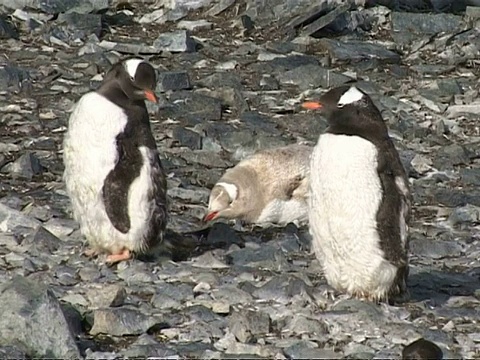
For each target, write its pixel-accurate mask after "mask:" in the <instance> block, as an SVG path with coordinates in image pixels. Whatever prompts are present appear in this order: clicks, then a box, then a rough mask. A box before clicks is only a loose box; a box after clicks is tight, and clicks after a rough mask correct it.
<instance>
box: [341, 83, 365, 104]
mask: <svg viewBox="0 0 480 360" xmlns="http://www.w3.org/2000/svg"><path fill="white" fill-rule="evenodd" d="M362 98H363V93H362V92H361V91H360V90H358V89H357V88H356V87H355V86H352V87H351V88H350V89H348V90H347V91H346V92H345V93H344V94H343V95H342V96H341V97H340V100H338V103H337V106H338V107H342V106H345V105H348V104H351V103H354V102H356V101H359V100H361V99H362Z"/></svg>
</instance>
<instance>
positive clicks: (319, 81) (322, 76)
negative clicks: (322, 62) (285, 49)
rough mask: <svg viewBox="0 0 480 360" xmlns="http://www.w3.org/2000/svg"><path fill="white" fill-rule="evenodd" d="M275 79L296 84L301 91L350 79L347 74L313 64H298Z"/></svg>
mask: <svg viewBox="0 0 480 360" xmlns="http://www.w3.org/2000/svg"><path fill="white" fill-rule="evenodd" d="M277 79H278V81H279V82H280V84H284V85H290V84H291V85H296V86H298V87H299V88H300V90H302V91H303V90H307V89H311V88H317V87H322V88H330V87H337V86H340V85H342V84H344V83H346V82H347V81H350V80H352V79H351V78H350V77H348V76H345V75H342V74H339V73H337V72H335V71H333V70H330V69H327V68H324V67H321V66H318V65H313V64H311V65H305V66H299V67H297V68H295V69H293V70H290V71H287V72H284V73H281V74H279V75H278V76H277Z"/></svg>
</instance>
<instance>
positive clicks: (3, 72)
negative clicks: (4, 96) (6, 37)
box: [0, 61, 30, 91]
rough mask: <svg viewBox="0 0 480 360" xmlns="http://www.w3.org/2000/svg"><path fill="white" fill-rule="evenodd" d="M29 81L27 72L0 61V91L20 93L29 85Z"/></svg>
mask: <svg viewBox="0 0 480 360" xmlns="http://www.w3.org/2000/svg"><path fill="white" fill-rule="evenodd" d="M29 81H30V74H29V73H28V71H27V70H25V69H22V68H19V67H16V66H15V65H12V64H9V63H2V62H1V61H0V88H1V89H4V90H5V89H6V90H14V91H20V90H22V89H23V88H25V87H26V86H27V85H28V84H29Z"/></svg>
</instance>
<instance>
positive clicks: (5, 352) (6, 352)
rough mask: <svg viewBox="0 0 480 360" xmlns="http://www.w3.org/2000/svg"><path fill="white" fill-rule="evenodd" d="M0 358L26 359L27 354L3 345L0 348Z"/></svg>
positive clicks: (14, 347)
mask: <svg viewBox="0 0 480 360" xmlns="http://www.w3.org/2000/svg"><path fill="white" fill-rule="evenodd" d="M0 358H2V359H22V360H23V359H25V360H26V359H28V358H29V357H28V355H27V352H26V351H25V350H22V349H19V347H17V346H12V345H5V346H0Z"/></svg>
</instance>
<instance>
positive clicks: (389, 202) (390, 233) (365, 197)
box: [303, 85, 411, 301]
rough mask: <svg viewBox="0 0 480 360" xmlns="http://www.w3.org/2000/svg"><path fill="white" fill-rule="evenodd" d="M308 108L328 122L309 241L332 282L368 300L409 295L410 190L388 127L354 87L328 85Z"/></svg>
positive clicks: (313, 183)
mask: <svg viewBox="0 0 480 360" xmlns="http://www.w3.org/2000/svg"><path fill="white" fill-rule="evenodd" d="M303 107H304V108H307V109H315V110H319V111H320V112H321V113H322V114H323V115H324V116H325V117H326V119H327V121H328V124H329V127H328V129H327V130H326V132H325V133H324V134H322V135H320V137H319V139H318V143H317V145H316V146H315V148H314V150H313V154H312V160H311V167H310V199H309V204H308V206H309V209H308V213H309V223H310V232H311V234H312V238H313V239H312V245H313V248H314V250H315V253H316V255H317V258H318V259H319V261H320V262H321V265H322V267H323V270H324V273H325V277H326V279H327V281H328V283H329V284H330V285H331V286H332V287H334V288H335V289H337V290H339V291H343V292H346V293H347V294H351V295H353V296H356V297H360V298H366V299H369V300H373V301H377V300H388V301H392V300H404V299H405V298H406V297H407V295H408V291H407V286H406V280H407V276H408V259H407V248H408V241H407V230H408V220H409V214H410V203H411V200H410V190H409V185H408V179H407V176H406V173H405V170H404V168H403V166H402V163H401V162H400V157H399V155H398V152H397V151H396V149H395V147H394V144H393V142H392V140H391V139H390V137H389V135H388V130H387V126H386V124H385V122H384V120H383V118H382V116H381V114H380V111H379V110H378V109H377V108H376V106H375V105H374V103H373V102H372V100H371V99H370V97H369V96H368V95H367V94H365V93H364V92H363V91H361V90H360V89H358V88H357V87H355V86H351V85H346V86H341V87H338V88H335V89H332V90H330V91H328V92H327V93H326V94H324V95H322V96H321V97H320V99H319V101H318V102H313V101H311V102H306V103H304V104H303Z"/></svg>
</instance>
